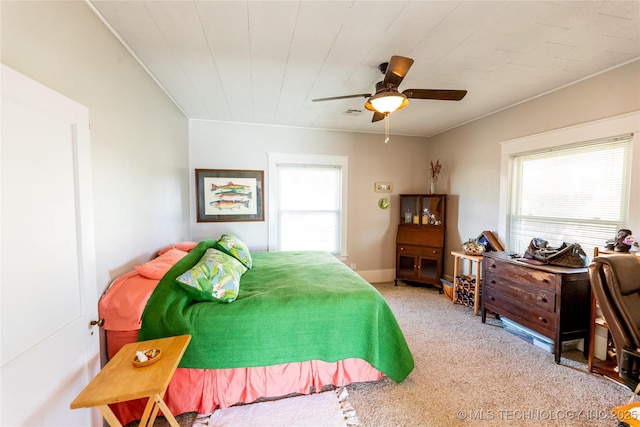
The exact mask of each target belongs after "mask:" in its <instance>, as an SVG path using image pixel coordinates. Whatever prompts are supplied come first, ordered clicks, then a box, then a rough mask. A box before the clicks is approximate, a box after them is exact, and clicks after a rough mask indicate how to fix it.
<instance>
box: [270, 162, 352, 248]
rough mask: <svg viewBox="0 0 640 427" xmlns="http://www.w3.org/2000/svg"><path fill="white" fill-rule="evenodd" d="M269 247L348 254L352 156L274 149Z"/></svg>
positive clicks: (271, 166)
mask: <svg viewBox="0 0 640 427" xmlns="http://www.w3.org/2000/svg"><path fill="white" fill-rule="evenodd" d="M269 167H270V171H269V176H270V189H271V191H270V194H271V198H270V204H271V205H270V212H271V215H272V217H271V219H270V233H269V238H270V244H269V248H270V250H281V251H290V250H324V251H329V252H331V253H333V254H336V255H346V188H347V186H346V184H347V174H346V171H347V158H346V157H344V156H323V155H317V156H316V155H287V154H270V156H269Z"/></svg>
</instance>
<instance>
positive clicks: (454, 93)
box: [402, 89, 467, 101]
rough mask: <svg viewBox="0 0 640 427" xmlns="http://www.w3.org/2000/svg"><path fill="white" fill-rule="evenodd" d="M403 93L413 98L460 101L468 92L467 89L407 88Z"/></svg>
mask: <svg viewBox="0 0 640 427" xmlns="http://www.w3.org/2000/svg"><path fill="white" fill-rule="evenodd" d="M402 93H403V94H404V95H405V96H406V97H407V98H413V99H438V100H441V101H460V100H461V99H462V98H464V97H465V95H466V94H467V91H466V90H450V89H407V90H403V91H402Z"/></svg>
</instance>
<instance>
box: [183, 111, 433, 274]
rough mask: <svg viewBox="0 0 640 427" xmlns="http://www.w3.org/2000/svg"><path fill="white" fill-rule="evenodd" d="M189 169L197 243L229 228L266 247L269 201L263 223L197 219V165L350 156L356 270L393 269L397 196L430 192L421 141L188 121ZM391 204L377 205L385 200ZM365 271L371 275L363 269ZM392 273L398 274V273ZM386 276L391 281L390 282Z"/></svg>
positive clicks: (262, 166)
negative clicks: (384, 185) (385, 189)
mask: <svg viewBox="0 0 640 427" xmlns="http://www.w3.org/2000/svg"><path fill="white" fill-rule="evenodd" d="M189 127H190V134H189V138H190V153H189V174H190V179H189V182H190V185H191V187H192V189H191V191H190V205H191V220H190V221H191V234H192V237H193V238H194V239H195V240H199V239H203V238H214V239H215V238H218V237H219V236H220V234H222V233H224V232H232V233H235V234H237V235H238V236H239V237H240V238H242V239H243V240H245V241H246V242H247V244H248V245H249V247H250V248H251V249H252V250H266V249H267V247H268V226H267V222H266V221H268V203H269V195H268V192H267V191H265V205H266V206H265V222H215V223H198V222H196V200H195V189H194V186H195V172H194V170H195V169H249V170H264V171H265V188H266V187H267V186H268V182H267V180H268V158H267V153H269V152H276V153H310V154H336V155H344V156H349V189H348V192H349V206H348V212H349V218H348V221H349V222H348V231H349V234H348V242H347V244H348V253H349V256H348V259H347V261H346V263H347V264H348V265H349V264H352V263H355V264H356V265H357V267H356V270H358V271H359V272H364V271H367V272H372V271H373V272H375V271H386V272H387V273H388V271H389V270H394V269H395V236H396V226H397V224H398V219H399V216H400V213H399V207H398V200H399V198H398V194H400V193H412V192H422V193H425V192H428V183H427V175H428V170H429V168H428V159H427V156H426V140H425V139H424V138H415V137H406V136H392V137H391V140H390V142H389V143H388V144H385V143H384V137H383V135H377V134H366V133H352V132H337V131H325V130H311V129H298V128H286V127H275V126H257V125H245V124H230V123H220V122H211V121H201V120H192V121H190V126H189ZM380 181H382V182H392V183H393V193H392V194H391V195H389V194H385V193H376V192H374V183H375V182H380ZM389 196H390V198H391V207H390V208H389V209H386V210H382V209H380V208H378V200H379V199H380V198H381V197H389ZM365 274H366V273H365ZM393 274H395V273H393ZM391 279H393V277H391V278H387V280H391Z"/></svg>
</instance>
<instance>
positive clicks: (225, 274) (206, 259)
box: [176, 248, 247, 303]
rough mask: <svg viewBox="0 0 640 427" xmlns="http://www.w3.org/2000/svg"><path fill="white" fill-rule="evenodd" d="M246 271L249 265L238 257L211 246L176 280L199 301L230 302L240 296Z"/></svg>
mask: <svg viewBox="0 0 640 427" xmlns="http://www.w3.org/2000/svg"><path fill="white" fill-rule="evenodd" d="M246 271H247V267H245V266H244V265H243V264H242V263H241V262H240V261H238V260H237V259H235V258H233V257H232V256H229V255H227V254H225V253H223V252H220V251H219V250H217V249H215V248H210V249H207V251H206V252H205V253H204V255H203V256H202V258H200V261H198V263H197V264H196V265H195V266H193V268H191V269H190V270H189V271H186V272H185V273H183V274H182V275H180V276H179V277H178V278H177V279H176V282H177V283H178V284H179V285H180V286H182V288H184V289H185V290H186V291H187V292H189V294H190V295H191V296H193V298H194V299H196V300H198V301H219V302H225V303H230V302H233V301H235V300H236V298H237V297H238V292H239V291H240V277H241V276H242V275H243V274H244V273H245V272H246Z"/></svg>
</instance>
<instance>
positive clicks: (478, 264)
mask: <svg viewBox="0 0 640 427" xmlns="http://www.w3.org/2000/svg"><path fill="white" fill-rule="evenodd" d="M451 255H453V257H454V258H453V303H454V304H455V303H456V295H457V294H456V291H457V287H458V285H459V283H458V279H456V276H457V275H458V268H459V267H460V264H461V263H460V260H462V265H464V264H465V263H466V262H467V261H468V262H469V274H473V270H474V265H475V271H476V274H475V276H476V283H475V290H474V295H473V314H475V315H476V316H477V315H478V312H479V311H480V292H481V286H482V283H481V282H482V256H481V255H467V254H465V253H464V252H456V251H452V252H451Z"/></svg>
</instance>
